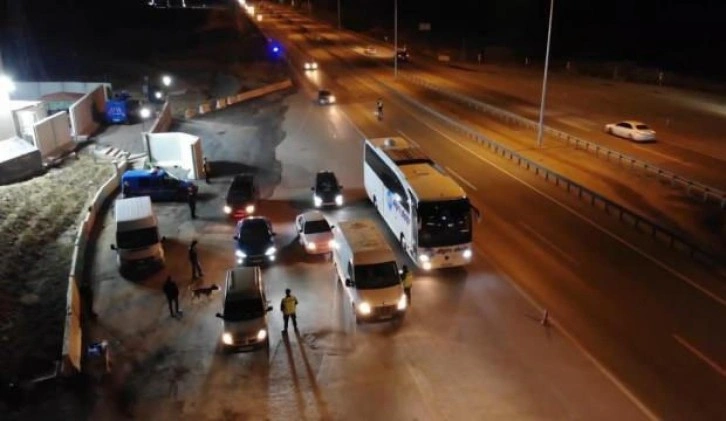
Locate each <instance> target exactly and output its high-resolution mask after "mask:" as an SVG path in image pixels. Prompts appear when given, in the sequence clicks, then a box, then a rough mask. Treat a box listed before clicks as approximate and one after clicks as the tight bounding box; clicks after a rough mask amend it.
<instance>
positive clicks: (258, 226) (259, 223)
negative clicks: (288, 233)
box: [239, 219, 270, 241]
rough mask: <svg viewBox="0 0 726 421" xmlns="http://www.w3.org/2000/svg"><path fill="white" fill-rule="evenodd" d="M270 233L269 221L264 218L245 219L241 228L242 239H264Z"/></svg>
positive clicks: (240, 236) (240, 235)
mask: <svg viewBox="0 0 726 421" xmlns="http://www.w3.org/2000/svg"><path fill="white" fill-rule="evenodd" d="M269 235H270V232H269V229H268V228H267V223H265V221H263V220H262V219H253V220H250V221H244V222H243V223H242V226H241V227H240V229H239V238H240V241H241V240H242V239H245V238H253V239H264V238H268V237H269Z"/></svg>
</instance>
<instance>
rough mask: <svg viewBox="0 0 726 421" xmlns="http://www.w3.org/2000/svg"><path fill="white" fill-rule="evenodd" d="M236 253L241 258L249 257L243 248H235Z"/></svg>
mask: <svg viewBox="0 0 726 421" xmlns="http://www.w3.org/2000/svg"><path fill="white" fill-rule="evenodd" d="M234 255H235V256H237V257H239V258H240V259H244V258H245V257H247V255H246V254H245V252H243V251H242V250H235V252H234Z"/></svg>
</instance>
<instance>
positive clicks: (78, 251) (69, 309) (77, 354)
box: [57, 160, 128, 376]
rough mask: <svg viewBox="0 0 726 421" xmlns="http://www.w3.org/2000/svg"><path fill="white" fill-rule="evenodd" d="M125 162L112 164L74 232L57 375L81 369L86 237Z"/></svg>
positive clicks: (110, 193) (124, 168) (64, 374)
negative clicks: (74, 239)
mask: <svg viewBox="0 0 726 421" xmlns="http://www.w3.org/2000/svg"><path fill="white" fill-rule="evenodd" d="M127 165H128V162H127V161H126V160H123V161H121V162H119V163H118V164H116V166H115V168H116V173H115V174H114V175H113V176H112V177H111V178H109V179H108V181H106V182H105V183H104V184H103V186H101V188H99V189H98V191H97V192H96V195H95V196H94V197H93V200H91V203H90V205H89V206H88V209H87V210H86V215H85V217H84V218H83V222H81V225H80V226H79V227H78V232H77V233H76V241H75V244H74V247H73V256H72V258H71V270H70V273H69V274H68V290H67V292H66V319H65V326H64V328H63V349H62V351H61V364H60V365H59V373H57V374H59V375H63V376H70V375H73V374H76V373H79V372H80V371H81V360H82V358H83V330H82V328H81V316H82V311H83V306H82V299H83V297H82V296H81V293H80V291H81V289H82V288H83V287H85V286H87V282H88V281H87V280H86V279H84V278H83V269H84V266H85V263H86V249H87V246H88V238H89V236H90V235H91V234H92V233H93V228H94V225H95V223H96V218H97V216H98V212H99V210H100V209H101V208H102V207H103V205H104V203H105V202H106V201H107V200H108V198H109V197H110V196H111V195H112V194H113V192H114V191H116V189H117V188H118V186H119V180H120V178H121V174H123V172H124V171H125V170H126V167H127Z"/></svg>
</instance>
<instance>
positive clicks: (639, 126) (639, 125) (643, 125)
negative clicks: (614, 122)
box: [635, 124, 650, 130]
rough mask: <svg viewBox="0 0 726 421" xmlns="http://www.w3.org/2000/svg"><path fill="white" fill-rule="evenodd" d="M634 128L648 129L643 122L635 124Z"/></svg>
mask: <svg viewBox="0 0 726 421" xmlns="http://www.w3.org/2000/svg"><path fill="white" fill-rule="evenodd" d="M635 128H636V129H638V130H650V127H648V126H647V125H645V124H638V125H637V126H635Z"/></svg>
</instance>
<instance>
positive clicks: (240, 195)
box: [227, 179, 254, 202]
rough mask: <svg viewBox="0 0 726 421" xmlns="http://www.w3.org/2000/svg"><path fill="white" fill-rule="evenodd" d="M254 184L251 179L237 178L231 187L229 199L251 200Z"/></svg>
mask: <svg viewBox="0 0 726 421" xmlns="http://www.w3.org/2000/svg"><path fill="white" fill-rule="evenodd" d="M253 194H254V186H253V183H252V180H250V179H235V180H234V181H233V182H232V185H231V186H230V187H229V193H228V194H227V200H228V201H234V202H241V201H248V200H251V199H252V198H253V197H252V196H253Z"/></svg>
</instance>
